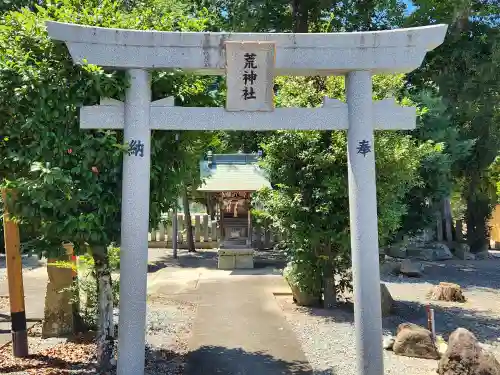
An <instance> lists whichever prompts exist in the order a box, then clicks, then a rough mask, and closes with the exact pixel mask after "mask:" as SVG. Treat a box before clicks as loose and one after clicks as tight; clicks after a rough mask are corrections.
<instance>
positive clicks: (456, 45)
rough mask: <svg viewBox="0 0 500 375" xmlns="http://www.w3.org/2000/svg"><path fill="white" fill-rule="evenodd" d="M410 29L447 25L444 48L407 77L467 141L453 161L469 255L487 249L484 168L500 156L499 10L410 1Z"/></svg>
mask: <svg viewBox="0 0 500 375" xmlns="http://www.w3.org/2000/svg"><path fill="white" fill-rule="evenodd" d="M414 4H415V5H417V6H418V8H417V9H416V11H415V12H414V13H413V14H412V15H411V16H410V17H409V18H408V20H407V22H406V24H407V25H409V26H415V25H422V24H428V23H434V22H443V23H447V24H449V29H448V34H447V36H446V39H445V43H444V44H443V45H442V46H440V47H439V48H437V49H436V50H434V51H432V52H431V53H429V54H428V56H427V58H426V60H425V62H424V65H423V66H422V68H421V69H419V70H418V71H415V72H414V73H412V74H411V75H410V79H409V87H410V88H412V89H413V90H422V89H425V88H431V89H433V90H435V91H438V95H439V96H440V97H442V99H443V103H444V104H445V106H446V115H447V116H448V117H449V120H450V123H451V124H452V126H453V127H455V129H456V131H457V134H458V139H459V140H460V141H461V142H464V143H467V142H471V143H472V146H471V147H470V152H469V154H468V156H467V157H465V158H459V159H457V160H454V161H453V166H452V171H453V177H454V180H455V181H456V186H457V187H458V188H459V189H460V191H461V194H462V197H463V200H464V201H465V202H466V205H467V213H466V220H467V232H468V242H469V245H470V246H471V250H472V251H481V250H483V249H484V247H485V246H487V245H488V241H487V238H488V228H487V225H486V222H487V219H488V217H489V215H490V214H491V208H492V207H493V203H494V202H495V201H496V194H495V192H494V189H492V184H491V181H490V179H489V174H488V172H487V171H488V169H489V167H490V165H491V164H492V163H493V162H494V160H495V158H496V157H497V155H498V153H499V151H500V121H499V118H500V117H499V107H498V105H496V103H498V99H499V97H500V30H499V29H498V24H499V22H500V7H499V6H498V2H497V1H491V0H473V1H457V2H453V3H450V2H449V1H445V0H414Z"/></svg>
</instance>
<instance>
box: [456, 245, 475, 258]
mask: <svg viewBox="0 0 500 375" xmlns="http://www.w3.org/2000/svg"><path fill="white" fill-rule="evenodd" d="M455 256H456V257H457V258H458V259H462V260H474V259H475V258H476V257H475V256H474V254H472V253H471V252H470V246H469V245H467V244H466V243H459V244H458V245H457V246H455Z"/></svg>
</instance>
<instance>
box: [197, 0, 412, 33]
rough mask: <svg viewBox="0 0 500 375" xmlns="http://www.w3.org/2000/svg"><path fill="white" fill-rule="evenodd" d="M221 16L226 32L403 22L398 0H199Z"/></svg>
mask: <svg viewBox="0 0 500 375" xmlns="http://www.w3.org/2000/svg"><path fill="white" fill-rule="evenodd" d="M195 4H196V5H197V6H198V7H206V8H207V9H208V10H210V12H212V13H214V14H216V15H218V16H219V20H220V21H219V25H220V26H219V27H220V28H222V29H223V30H226V31H254V32H257V31H268V32H273V31H276V32H292V31H293V32H299V33H307V32H310V31H316V32H320V31H327V30H330V31H345V30H348V31H351V30H357V31H364V30H374V29H383V28H390V27H394V26H395V25H398V24H401V22H402V20H403V12H404V9H405V5H404V2H403V1H398V0H377V1H375V0H364V1H354V0H348V1H339V0H266V1H263V0H250V1H249V0H196V2H195ZM325 28H326V29H325Z"/></svg>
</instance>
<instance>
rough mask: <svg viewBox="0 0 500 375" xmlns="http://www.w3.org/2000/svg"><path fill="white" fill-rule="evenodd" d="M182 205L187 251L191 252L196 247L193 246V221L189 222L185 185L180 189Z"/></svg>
mask: <svg viewBox="0 0 500 375" xmlns="http://www.w3.org/2000/svg"><path fill="white" fill-rule="evenodd" d="M182 205H183V206H184V225H185V226H186V237H187V245H188V252H190V253H193V252H196V248H195V246H194V237H193V236H194V233H193V223H192V222H191V211H190V210H189V197H188V190H187V186H184V187H183V190H182Z"/></svg>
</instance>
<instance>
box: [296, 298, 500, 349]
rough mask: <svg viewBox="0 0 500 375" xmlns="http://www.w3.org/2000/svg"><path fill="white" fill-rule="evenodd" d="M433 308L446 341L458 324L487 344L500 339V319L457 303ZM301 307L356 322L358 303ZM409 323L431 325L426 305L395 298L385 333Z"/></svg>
mask: <svg viewBox="0 0 500 375" xmlns="http://www.w3.org/2000/svg"><path fill="white" fill-rule="evenodd" d="M432 308H433V309H434V313H435V323H436V334H438V335H441V336H443V338H444V339H445V340H448V336H449V335H450V333H451V332H453V331H454V330H455V329H457V328H458V327H463V328H466V329H468V330H469V331H471V332H473V333H474V334H475V335H476V337H477V338H478V340H479V341H481V342H483V343H493V342H496V341H497V340H498V338H499V337H500V319H497V318H494V317H492V316H487V315H483V314H481V313H478V312H477V311H474V310H470V309H466V308H463V307H461V306H457V305H453V306H446V307H445V306H438V305H432ZM298 309H300V310H302V311H303V312H305V313H306V314H309V315H312V316H316V317H321V318H324V319H326V320H327V321H332V322H335V323H349V324H354V306H353V304H352V303H350V302H347V303H342V304H339V305H338V306H337V307H336V308H335V309H332V310H328V309H322V308H305V307H298ZM406 322H411V323H415V324H418V325H420V326H423V327H427V313H426V305H425V304H424V303H419V302H415V301H395V308H394V313H393V314H392V315H391V316H388V317H385V318H383V319H382V325H383V329H384V334H391V335H394V334H395V333H396V328H397V327H398V325H399V324H401V323H406Z"/></svg>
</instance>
